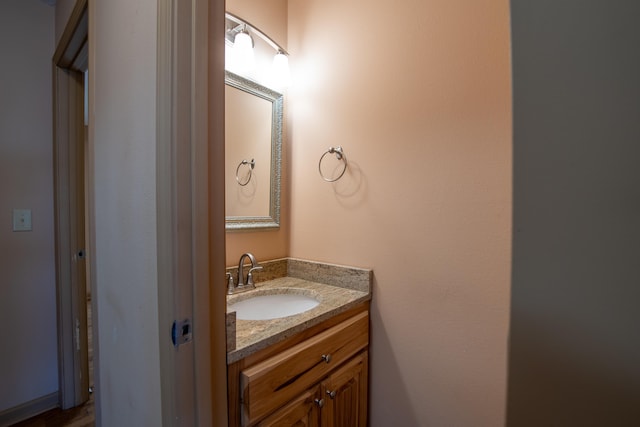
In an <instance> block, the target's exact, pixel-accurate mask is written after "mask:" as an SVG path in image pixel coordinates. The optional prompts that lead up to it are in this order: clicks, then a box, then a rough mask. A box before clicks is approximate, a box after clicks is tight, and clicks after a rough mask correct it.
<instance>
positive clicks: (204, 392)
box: [156, 0, 227, 426]
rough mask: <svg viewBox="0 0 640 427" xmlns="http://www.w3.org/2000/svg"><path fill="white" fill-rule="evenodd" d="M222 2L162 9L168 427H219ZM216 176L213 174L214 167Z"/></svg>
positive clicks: (222, 401)
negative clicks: (184, 324) (175, 340)
mask: <svg viewBox="0 0 640 427" xmlns="http://www.w3.org/2000/svg"><path fill="white" fill-rule="evenodd" d="M223 16H224V1H223V0H159V2H158V91H157V159H156V160H157V163H156V164H157V169H156V170H157V177H156V178H157V189H158V192H157V201H158V202H157V203H158V206H157V223H158V234H157V236H158V299H159V302H158V304H159V320H160V331H161V335H162V334H164V333H165V331H166V334H167V336H168V335H169V331H170V329H171V325H172V323H173V321H174V320H182V319H191V320H192V325H193V329H192V332H193V341H191V342H188V343H185V344H183V345H181V346H179V347H177V348H174V347H172V346H169V345H165V344H164V343H163V344H162V345H161V350H160V368H161V387H162V412H163V414H162V418H163V424H164V423H166V425H184V426H192V425H199V426H211V425H214V426H226V425H227V403H226V402H227V400H226V396H227V394H226V393H227V392H226V390H227V388H226V384H227V380H226V344H225V343H226V339H225V311H226V310H225V304H226V302H225V296H224V295H225V294H224V284H223V281H224V269H225V264H224V263H225V257H224V251H225V246H224V245H225V242H224V230H225V227H224V175H223V173H224V167H223V165H224V163H223V162H224V95H223V94H224V51H223V49H224V38H223V35H224V19H222V17H223ZM216 166H220V167H216Z"/></svg>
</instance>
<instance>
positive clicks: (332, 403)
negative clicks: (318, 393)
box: [322, 351, 368, 427]
mask: <svg viewBox="0 0 640 427" xmlns="http://www.w3.org/2000/svg"><path fill="white" fill-rule="evenodd" d="M367 370H368V353H367V352H366V351H364V352H362V353H360V354H359V355H357V356H355V357H353V358H352V359H351V360H349V361H348V362H347V363H346V364H345V365H343V366H342V367H341V368H339V369H338V370H336V371H335V372H334V373H332V374H331V375H330V376H329V377H328V378H327V379H326V380H325V381H323V382H322V395H323V397H324V401H325V404H324V408H323V409H322V426H323V427H354V426H359V427H366V425H367V390H368V385H367Z"/></svg>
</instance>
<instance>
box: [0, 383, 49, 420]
mask: <svg viewBox="0 0 640 427" xmlns="http://www.w3.org/2000/svg"><path fill="white" fill-rule="evenodd" d="M57 407H58V392H55V393H51V394H47V395H46V396H42V397H39V398H37V399H34V400H31V401H29V402H26V403H23V404H22V405H18V406H14V407H13V408H9V409H5V410H4V411H2V412H0V427H5V426H10V425H11V424H15V423H17V422H20V421H24V420H26V419H27V418H31V417H33V416H35V415H38V414H41V413H43V412H46V411H48V410H50V409H54V408H57Z"/></svg>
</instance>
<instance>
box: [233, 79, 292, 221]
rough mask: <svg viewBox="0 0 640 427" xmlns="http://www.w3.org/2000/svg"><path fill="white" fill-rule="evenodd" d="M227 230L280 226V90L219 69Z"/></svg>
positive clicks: (281, 102)
mask: <svg viewBox="0 0 640 427" xmlns="http://www.w3.org/2000/svg"><path fill="white" fill-rule="evenodd" d="M225 83H226V85H225V177H226V178H225V186H226V207H225V209H226V227H227V230H238V229H254V228H277V227H279V225H280V163H281V150H282V114H283V112H282V104H283V99H282V94H280V93H278V92H275V91H273V90H271V89H269V88H267V87H264V86H262V85H260V84H258V83H256V82H253V81H251V80H248V79H245V78H243V77H241V76H238V75H236V74H234V73H231V72H229V71H227V72H226V73H225Z"/></svg>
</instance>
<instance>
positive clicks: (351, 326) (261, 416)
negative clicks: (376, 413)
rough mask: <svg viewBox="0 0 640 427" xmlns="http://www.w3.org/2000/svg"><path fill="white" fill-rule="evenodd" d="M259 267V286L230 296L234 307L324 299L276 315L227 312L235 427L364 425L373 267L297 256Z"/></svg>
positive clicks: (231, 417) (231, 407) (231, 409)
mask: <svg viewBox="0 0 640 427" xmlns="http://www.w3.org/2000/svg"><path fill="white" fill-rule="evenodd" d="M261 265H262V266H263V267H264V269H263V270H262V271H260V272H257V273H256V290H255V291H248V292H245V293H241V294H237V295H231V296H229V297H228V303H227V305H228V307H233V305H232V304H234V303H237V302H238V301H240V300H247V299H251V298H254V297H255V296H259V295H269V294H271V295H282V294H285V295H287V294H299V295H304V296H306V297H311V298H314V299H316V300H317V301H318V304H317V305H316V306H315V307H313V308H311V309H307V310H306V311H303V312H301V313H299V314H294V315H290V316H285V317H276V318H271V319H258V320H246V319H242V318H237V319H235V322H234V321H233V319H234V317H235V315H236V313H235V312H229V313H228V317H229V319H230V321H229V322H228V330H227V334H228V335H230V336H231V335H232V337H231V338H235V340H234V339H230V340H228V347H229V348H228V353H227V364H228V394H229V396H228V398H229V425H230V426H286V425H297V423H301V424H302V425H308V426H320V425H322V426H347V425H348V426H366V425H367V400H368V347H369V302H370V299H371V281H372V271H371V270H367V269H360V268H352V267H344V266H335V265H329V264H321V263H314V262H309V261H302V260H295V259H282V260H275V261H271V262H264V263H261ZM238 313H241V311H240V310H238ZM240 317H251V316H250V315H249V316H247V314H246V313H243V314H242V315H241V316H240ZM258 317H260V316H258ZM265 317H269V315H267V316H265Z"/></svg>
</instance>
